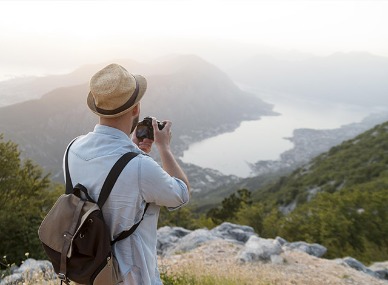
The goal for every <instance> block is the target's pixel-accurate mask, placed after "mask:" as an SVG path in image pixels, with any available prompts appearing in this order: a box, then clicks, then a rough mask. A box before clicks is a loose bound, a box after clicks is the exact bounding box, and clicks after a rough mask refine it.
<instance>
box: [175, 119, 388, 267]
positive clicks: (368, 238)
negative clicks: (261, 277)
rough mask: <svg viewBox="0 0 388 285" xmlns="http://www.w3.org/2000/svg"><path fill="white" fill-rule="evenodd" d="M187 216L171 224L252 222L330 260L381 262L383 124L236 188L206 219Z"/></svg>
mask: <svg viewBox="0 0 388 285" xmlns="http://www.w3.org/2000/svg"><path fill="white" fill-rule="evenodd" d="M237 189H238V188H237ZM292 204H294V205H296V208H295V209H293V208H292V207H290V205H292ZM287 206H289V210H288V211H284V209H285V208H287ZM282 209H283V210H282ZM194 213H195V211H194ZM175 215H176V214H175ZM186 218H188V219H189V220H186V219H185V218H184V217H183V216H182V219H177V220H176V222H175V224H174V225H177V226H181V225H182V223H185V224H187V225H191V226H192V228H193V226H194V227H203V226H205V224H204V223H203V222H204V221H206V222H207V223H208V228H209V226H210V227H213V226H215V225H217V224H219V223H221V222H223V221H229V222H232V223H237V224H243V225H249V226H252V227H253V228H254V229H255V231H256V232H257V233H258V234H259V235H260V236H262V237H267V238H275V237H276V236H281V237H283V238H285V239H287V240H288V241H299V240H303V241H307V242H311V243H320V244H322V245H324V246H326V247H327V248H328V252H327V254H326V257H328V258H336V257H344V256H352V257H354V258H357V259H359V260H360V261H362V262H365V263H368V262H371V261H380V260H387V259H388V223H387V221H388V122H387V123H384V124H381V125H378V126H376V127H375V128H373V129H371V130H369V131H367V132H365V133H364V134H362V135H359V136H358V137H356V138H355V139H352V140H349V141H346V142H344V143H342V144H341V145H339V146H336V147H334V148H332V149H331V150H330V151H329V152H327V153H324V154H322V155H320V156H318V157H317V158H315V159H313V160H312V161H311V162H310V163H309V164H308V165H305V166H304V167H301V168H299V169H297V170H296V171H294V172H293V173H292V174H291V175H289V176H285V177H281V178H279V179H278V180H276V181H275V182H272V183H269V184H267V185H265V186H261V185H260V188H259V189H256V191H252V192H251V191H249V190H247V189H245V188H244V189H240V190H237V191H236V192H235V193H232V194H230V195H229V196H228V197H226V198H224V200H223V201H222V203H221V205H220V206H218V207H215V208H213V209H210V210H209V211H207V213H206V219H205V218H204V213H195V214H191V216H186ZM190 219H191V221H190Z"/></svg>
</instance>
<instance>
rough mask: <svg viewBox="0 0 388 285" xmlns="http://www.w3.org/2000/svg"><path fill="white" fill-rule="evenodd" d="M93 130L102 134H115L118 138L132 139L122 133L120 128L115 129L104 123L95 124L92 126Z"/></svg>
mask: <svg viewBox="0 0 388 285" xmlns="http://www.w3.org/2000/svg"><path fill="white" fill-rule="evenodd" d="M94 132H95V133H98V134H104V135H110V136H115V137H118V138H121V139H127V140H130V141H132V140H131V139H130V138H129V137H128V136H127V134H126V133H124V132H123V131H121V130H119V129H116V128H113V127H109V126H106V125H100V124H97V125H96V126H95V127H94Z"/></svg>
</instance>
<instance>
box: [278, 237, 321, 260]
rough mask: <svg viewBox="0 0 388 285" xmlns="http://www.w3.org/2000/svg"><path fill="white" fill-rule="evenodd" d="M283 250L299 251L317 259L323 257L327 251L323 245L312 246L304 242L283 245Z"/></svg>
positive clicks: (314, 244) (315, 244)
mask: <svg viewBox="0 0 388 285" xmlns="http://www.w3.org/2000/svg"><path fill="white" fill-rule="evenodd" d="M283 249H284V250H299V251H302V252H305V253H307V254H310V255H313V256H316V257H322V256H323V255H324V254H325V253H326V251H327V248H326V247H324V246H323V245H320V244H317V243H313V244H310V243H307V242H304V241H297V242H291V243H286V244H284V245H283Z"/></svg>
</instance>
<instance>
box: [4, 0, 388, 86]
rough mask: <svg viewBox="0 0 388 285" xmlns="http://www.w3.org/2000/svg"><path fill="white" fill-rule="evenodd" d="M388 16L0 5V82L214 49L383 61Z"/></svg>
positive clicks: (353, 8)
mask: <svg viewBox="0 0 388 285" xmlns="http://www.w3.org/2000/svg"><path fill="white" fill-rule="evenodd" d="M387 15H388V1H373V0H368V1H351V0H337V1H330V0H327V1H318V0H310V1H297V0H288V1H280V0H272V1H247V0H240V1H234V0H224V1H217V0H205V1H202V0H196V1H192V0H180V1H163V0H159V1H152V0H142V1H124V0H122V1H102V0H101V1H33V0H31V1H18V0H16V1H15V0H13V1H0V50H1V52H0V79H1V78H6V77H7V76H8V77H11V76H13V75H21V74H24V75H29V74H32V73H36V74H50V73H61V72H67V71H71V70H73V69H74V68H76V67H78V66H80V65H82V64H87V63H96V62H104V61H106V60H110V59H113V58H132V59H135V60H139V61H148V60H152V59H155V58H157V57H159V56H162V55H167V54H171V53H197V54H199V55H201V53H203V55H204V56H206V51H207V47H208V46H210V45H213V46H214V43H218V44H219V45H220V46H219V50H220V52H222V50H223V48H224V47H225V48H227V47H229V49H232V48H233V47H235V46H236V47H237V46H245V47H247V48H248V47H249V48H250V51H256V50H257V52H259V51H267V52H268V51H269V52H270V51H271V50H297V51H300V52H305V53H312V54H315V55H329V54H331V53H334V52H338V51H342V52H349V51H367V52H370V53H373V54H376V55H382V56H387V57H388V31H387V27H388V17H387ZM216 53H217V52H216ZM241 54H242V55H243V54H244V52H242V53H241ZM210 57H211V55H210ZM207 59H209V58H207ZM210 60H211V59H210Z"/></svg>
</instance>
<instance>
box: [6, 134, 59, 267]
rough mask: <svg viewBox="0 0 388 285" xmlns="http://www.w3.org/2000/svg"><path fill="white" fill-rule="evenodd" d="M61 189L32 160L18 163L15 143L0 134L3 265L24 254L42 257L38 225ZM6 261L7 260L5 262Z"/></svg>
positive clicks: (18, 155) (18, 262)
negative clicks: (6, 140) (51, 182)
mask: <svg viewBox="0 0 388 285" xmlns="http://www.w3.org/2000/svg"><path fill="white" fill-rule="evenodd" d="M60 191H62V190H61V189H58V188H57V187H55V186H53V185H51V184H50V180H49V178H48V176H47V175H46V176H43V174H42V170H41V169H40V168H39V167H38V166H36V165H34V164H33V163H32V161H31V160H25V161H24V162H21V159H20V152H19V151H18V147H17V145H16V144H15V143H12V142H10V141H8V142H5V141H4V140H3V137H2V136H1V135H0V240H1V243H0V256H2V257H3V262H2V263H1V266H2V267H6V266H9V264H13V263H15V264H20V262H21V261H22V260H25V259H26V255H28V256H29V257H33V258H36V259H38V258H43V257H44V256H45V255H44V252H43V249H42V247H41V245H40V241H39V238H38V234H37V232H38V227H39V225H40V223H41V222H42V220H43V218H44V216H45V215H46V213H47V211H48V210H49V209H50V208H51V206H52V205H53V203H54V202H55V200H56V198H57V196H58V195H59V192H60ZM4 260H6V262H4Z"/></svg>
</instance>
